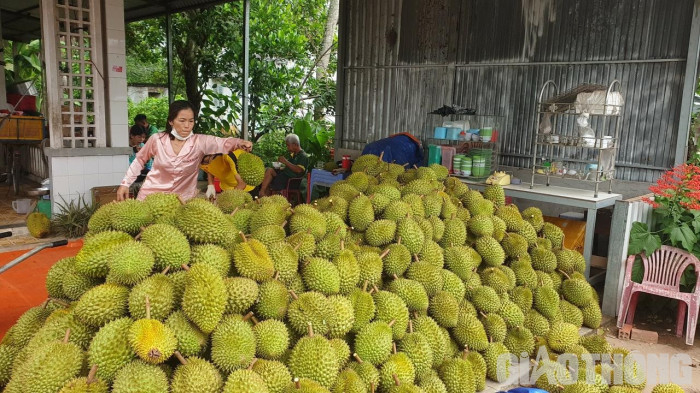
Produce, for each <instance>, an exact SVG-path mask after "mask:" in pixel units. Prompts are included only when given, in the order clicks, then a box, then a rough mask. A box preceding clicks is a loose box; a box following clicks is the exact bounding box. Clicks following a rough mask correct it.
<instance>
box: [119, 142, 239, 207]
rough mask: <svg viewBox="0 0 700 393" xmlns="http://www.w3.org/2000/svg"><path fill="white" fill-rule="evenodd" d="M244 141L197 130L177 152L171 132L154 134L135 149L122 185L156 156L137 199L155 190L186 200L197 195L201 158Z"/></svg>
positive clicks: (236, 146) (230, 148)
mask: <svg viewBox="0 0 700 393" xmlns="http://www.w3.org/2000/svg"><path fill="white" fill-rule="evenodd" d="M241 142H242V140H241V139H237V138H217V137H215V136H211V135H202V134H195V135H192V137H191V138H190V139H188V140H187V141H185V144H184V145H183V146H182V149H181V150H180V154H175V151H174V150H173V146H172V144H171V143H170V137H169V134H167V133H158V134H155V135H153V136H151V137H150V138H148V141H147V142H146V145H145V146H144V147H143V148H141V150H140V151H139V152H138V153H136V158H135V159H134V161H133V162H132V163H131V165H130V166H129V169H128V170H127V172H126V176H124V179H123V180H122V183H121V185H122V186H127V187H129V186H130V185H131V184H132V183H133V182H134V180H136V178H137V177H138V176H139V175H140V174H141V170H142V169H143V167H144V165H145V164H146V162H148V160H150V159H151V158H153V167H152V169H151V170H150V172H148V176H147V177H146V180H144V182H143V186H141V190H140V191H139V195H138V199H140V200H143V199H144V198H146V196H147V195H149V194H152V193H154V192H172V193H175V194H178V195H180V198H181V199H182V200H184V201H186V200H188V199H191V198H193V197H195V196H196V195H197V173H198V171H199V164H200V163H201V161H202V158H203V157H204V156H205V155H207V154H216V153H222V154H226V153H228V152H230V151H231V150H235V149H238V148H240V144H241Z"/></svg>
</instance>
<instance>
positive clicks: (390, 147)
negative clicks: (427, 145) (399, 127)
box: [362, 134, 423, 168]
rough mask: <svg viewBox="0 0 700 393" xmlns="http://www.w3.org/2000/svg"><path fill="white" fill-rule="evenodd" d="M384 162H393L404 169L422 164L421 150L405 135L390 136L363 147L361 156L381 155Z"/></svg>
mask: <svg viewBox="0 0 700 393" xmlns="http://www.w3.org/2000/svg"><path fill="white" fill-rule="evenodd" d="M382 152H384V156H383V157H382V159H383V161H385V162H393V163H396V164H399V165H404V164H407V165H406V167H407V168H409V167H412V166H413V165H418V166H420V165H422V164H423V148H422V147H421V146H420V144H419V143H417V142H416V140H415V139H413V138H412V137H410V136H408V135H406V134H397V135H392V136H390V137H388V138H384V139H380V140H378V141H375V142H372V143H369V144H367V145H365V148H364V150H362V154H375V155H377V156H378V155H381V154H382Z"/></svg>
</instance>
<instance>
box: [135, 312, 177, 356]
mask: <svg viewBox="0 0 700 393" xmlns="http://www.w3.org/2000/svg"><path fill="white" fill-rule="evenodd" d="M129 345H131V348H132V349H133V350H134V352H135V353H136V355H137V356H138V357H140V358H141V359H142V360H143V361H145V362H148V363H153V364H159V363H163V362H164V361H166V360H168V358H170V356H171V355H172V354H173V353H174V352H175V348H176V347H177V338H175V334H173V332H172V330H170V328H168V327H167V326H165V325H164V324H163V323H162V322H160V321H157V320H155V319H139V320H138V321H136V322H134V323H133V324H132V325H131V327H130V328H129Z"/></svg>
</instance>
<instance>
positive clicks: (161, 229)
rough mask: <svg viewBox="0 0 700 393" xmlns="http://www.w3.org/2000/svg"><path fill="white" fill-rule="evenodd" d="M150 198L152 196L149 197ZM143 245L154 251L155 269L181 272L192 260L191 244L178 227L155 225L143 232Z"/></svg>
mask: <svg viewBox="0 0 700 393" xmlns="http://www.w3.org/2000/svg"><path fill="white" fill-rule="evenodd" d="M149 196H150V195H149ZM141 243H143V244H144V245H146V246H147V247H148V248H150V249H151V251H153V256H154V258H155V267H156V269H158V270H163V269H165V268H166V267H170V270H172V271H175V270H180V269H182V265H183V264H185V263H188V262H189V260H190V243H189V242H188V241H187V237H185V235H184V234H183V233H182V232H180V230H178V229H177V228H176V227H174V226H173V225H169V224H153V225H150V226H148V227H147V228H146V229H144V230H143V232H141Z"/></svg>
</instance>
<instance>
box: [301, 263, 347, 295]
mask: <svg viewBox="0 0 700 393" xmlns="http://www.w3.org/2000/svg"><path fill="white" fill-rule="evenodd" d="M301 277H302V278H303V279H304V285H305V286H306V288H308V289H309V290H311V291H317V292H320V293H322V294H324V295H333V294H337V293H338V292H340V273H339V272H338V268H337V267H336V266H335V265H334V264H333V263H331V262H330V261H328V260H327V259H324V258H316V257H312V258H309V259H308V260H307V261H306V262H305V263H304V267H303V269H302V276H301Z"/></svg>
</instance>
